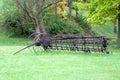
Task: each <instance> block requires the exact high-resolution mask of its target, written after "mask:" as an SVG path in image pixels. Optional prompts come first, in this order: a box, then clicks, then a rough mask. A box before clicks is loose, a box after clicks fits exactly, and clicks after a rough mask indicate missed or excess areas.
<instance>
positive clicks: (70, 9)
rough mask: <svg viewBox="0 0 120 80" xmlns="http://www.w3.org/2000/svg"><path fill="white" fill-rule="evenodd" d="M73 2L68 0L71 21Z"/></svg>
mask: <svg viewBox="0 0 120 80" xmlns="http://www.w3.org/2000/svg"><path fill="white" fill-rule="evenodd" d="M72 2H73V0H68V6H69V13H68V18H69V19H71V14H72Z"/></svg>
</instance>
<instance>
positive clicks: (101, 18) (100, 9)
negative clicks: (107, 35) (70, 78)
mask: <svg viewBox="0 0 120 80" xmlns="http://www.w3.org/2000/svg"><path fill="white" fill-rule="evenodd" d="M116 18H118V43H117V44H118V48H120V0H91V1H90V12H89V16H88V21H89V22H91V23H92V24H104V23H106V22H108V21H114V20H115V19H116Z"/></svg>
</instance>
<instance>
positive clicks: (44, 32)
mask: <svg viewBox="0 0 120 80" xmlns="http://www.w3.org/2000/svg"><path fill="white" fill-rule="evenodd" d="M40 26H41V30H42V33H43V34H46V29H45V26H44V22H43V21H41V22H40Z"/></svg>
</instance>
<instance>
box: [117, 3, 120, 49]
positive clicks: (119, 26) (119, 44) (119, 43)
mask: <svg viewBox="0 0 120 80" xmlns="http://www.w3.org/2000/svg"><path fill="white" fill-rule="evenodd" d="M119 10H120V5H119ZM117 44H118V48H120V13H119V14H118V41H117Z"/></svg>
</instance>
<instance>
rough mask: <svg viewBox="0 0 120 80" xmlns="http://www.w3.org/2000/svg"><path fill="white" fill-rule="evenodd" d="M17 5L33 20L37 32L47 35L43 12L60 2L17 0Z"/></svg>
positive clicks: (50, 0)
mask: <svg viewBox="0 0 120 80" xmlns="http://www.w3.org/2000/svg"><path fill="white" fill-rule="evenodd" d="M15 1H16V4H17V5H18V6H19V8H21V9H22V10H23V11H24V12H26V13H27V15H28V16H29V17H30V18H31V20H32V21H33V23H34V26H35V31H36V32H42V33H46V29H45V26H44V23H43V19H44V16H43V11H44V10H45V9H46V8H48V7H50V6H51V5H53V4H54V3H57V2H59V1H60V0H56V1H54V0H15Z"/></svg>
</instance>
